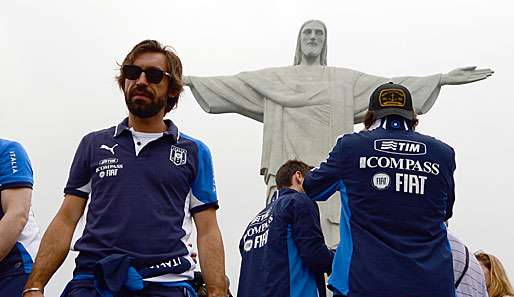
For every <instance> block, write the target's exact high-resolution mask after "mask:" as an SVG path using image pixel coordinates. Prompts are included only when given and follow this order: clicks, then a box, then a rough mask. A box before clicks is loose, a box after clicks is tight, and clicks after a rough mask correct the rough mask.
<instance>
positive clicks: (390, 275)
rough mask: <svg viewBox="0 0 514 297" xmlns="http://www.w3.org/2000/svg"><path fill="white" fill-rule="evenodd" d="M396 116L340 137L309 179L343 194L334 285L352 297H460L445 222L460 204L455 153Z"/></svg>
mask: <svg viewBox="0 0 514 297" xmlns="http://www.w3.org/2000/svg"><path fill="white" fill-rule="evenodd" d="M403 127H408V126H407V124H406V123H405V122H404V121H403V120H399V119H398V118H396V117H388V118H386V119H384V120H383V121H382V123H381V125H380V126H379V127H378V128H376V129H374V130H371V131H363V132H360V133H353V134H348V135H344V136H343V137H342V138H339V139H338V141H337V144H336V146H335V147H334V148H333V150H332V152H331V153H330V155H329V157H328V159H327V160H326V161H324V162H322V163H321V165H320V167H319V168H315V169H313V170H312V171H311V172H309V173H308V174H307V175H306V177H305V181H304V184H303V187H304V189H305V191H306V193H307V194H308V195H309V196H310V197H311V198H313V199H317V200H326V199H328V198H329V197H330V196H331V194H333V193H334V191H336V190H340V191H341V199H342V206H343V208H342V210H341V228H340V232H341V242H340V243H339V246H338V249H337V252H336V257H335V260H334V266H333V272H332V275H331V277H330V279H329V285H330V286H332V287H334V288H335V289H336V291H338V292H339V293H340V294H342V295H347V296H349V297H364V296H366V297H378V296H380V297H411V296H416V297H434V296H454V293H455V292H454V288H453V271H452V258H451V251H450V248H449V242H448V239H447V235H446V229H445V226H444V224H443V222H444V221H445V220H446V219H448V218H449V217H451V214H452V207H453V202H454V180H453V172H454V170H455V153H454V151H453V149H452V148H451V147H450V146H448V145H447V144H445V143H443V142H441V141H439V140H437V139H435V138H433V137H429V136H426V135H423V134H420V133H417V132H414V131H412V129H404V128H403Z"/></svg>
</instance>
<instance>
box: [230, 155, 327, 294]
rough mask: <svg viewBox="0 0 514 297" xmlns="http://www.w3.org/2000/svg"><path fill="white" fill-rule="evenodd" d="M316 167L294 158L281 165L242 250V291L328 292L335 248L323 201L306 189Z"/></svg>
mask: <svg viewBox="0 0 514 297" xmlns="http://www.w3.org/2000/svg"><path fill="white" fill-rule="evenodd" d="M310 168H312V167H310V166H308V165H307V164H305V163H303V162H301V161H296V160H290V161H287V162H286V163H285V164H284V165H282V166H281V167H280V168H279V170H278V171H277V175H276V183H277V191H276V192H275V194H274V195H273V198H272V202H271V203H270V204H268V206H266V208H264V209H263V210H262V211H261V212H259V214H258V215H257V216H256V217H255V218H254V219H253V220H252V221H251V222H250V224H249V225H248V227H247V228H246V230H245V232H244V234H243V237H242V238H241V242H240V245H239V250H240V252H241V258H242V259H241V273H240V276H239V289H238V292H237V296H238V297H263V296H265V297H286V296H290V297H297V296H303V297H318V296H323V297H324V296H326V287H325V276H324V274H325V273H328V274H330V272H331V271H332V260H333V253H332V252H331V251H330V250H329V249H328V248H327V246H326V245H325V240H324V238H323V233H322V232H321V225H320V217H319V209H318V206H317V204H316V203H315V202H314V201H312V200H311V199H309V197H307V195H305V194H304V193H303V188H302V181H303V176H304V174H305V173H307V172H308V171H309V169H310Z"/></svg>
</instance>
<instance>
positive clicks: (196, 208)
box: [190, 201, 220, 214]
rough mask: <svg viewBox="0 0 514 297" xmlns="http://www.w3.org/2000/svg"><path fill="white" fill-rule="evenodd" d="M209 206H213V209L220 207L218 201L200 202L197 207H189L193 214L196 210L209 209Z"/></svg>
mask: <svg viewBox="0 0 514 297" xmlns="http://www.w3.org/2000/svg"><path fill="white" fill-rule="evenodd" d="M209 208H214V209H218V208H220V206H219V205H218V201H215V202H211V203H206V204H202V205H199V206H197V207H193V208H191V209H190V212H191V213H192V214H194V213H198V212H201V211H204V210H206V209H209Z"/></svg>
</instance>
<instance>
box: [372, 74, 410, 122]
mask: <svg viewBox="0 0 514 297" xmlns="http://www.w3.org/2000/svg"><path fill="white" fill-rule="evenodd" d="M368 110H369V111H373V112H374V113H375V115H376V118H377V119H380V118H383V117H386V116H388V115H399V116H402V117H404V118H406V119H408V120H413V119H414V113H413V111H414V109H413V107H412V97H411V95H410V92H409V90H408V89H407V88H406V87H404V86H402V85H399V84H395V83H393V82H388V83H385V84H383V85H381V86H379V87H378V88H376V89H375V90H374V91H373V93H372V94H371V98H370V99H369V107H368Z"/></svg>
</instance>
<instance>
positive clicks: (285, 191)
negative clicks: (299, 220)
mask: <svg viewBox="0 0 514 297" xmlns="http://www.w3.org/2000/svg"><path fill="white" fill-rule="evenodd" d="M291 193H298V192H297V191H296V190H293V189H290V188H283V189H280V190H276V191H275V193H274V194H273V197H272V198H271V202H273V201H275V200H277V199H278V198H280V197H282V196H283V195H286V194H291Z"/></svg>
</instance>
